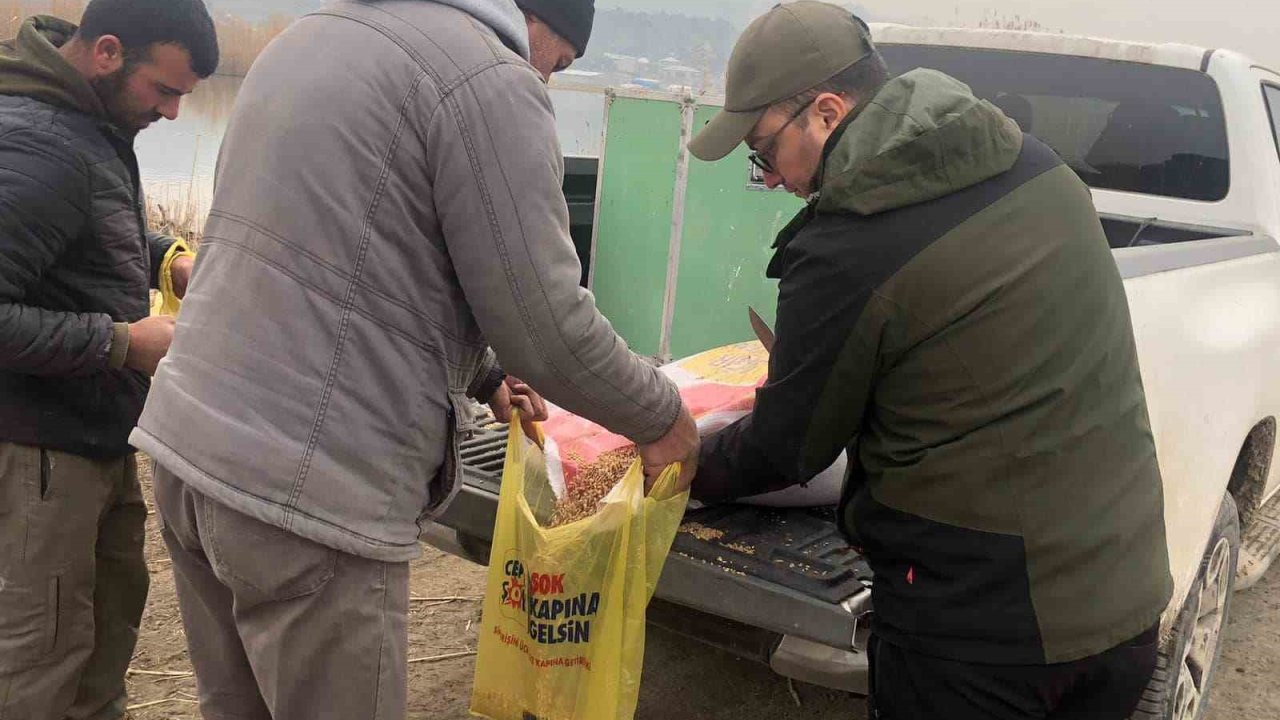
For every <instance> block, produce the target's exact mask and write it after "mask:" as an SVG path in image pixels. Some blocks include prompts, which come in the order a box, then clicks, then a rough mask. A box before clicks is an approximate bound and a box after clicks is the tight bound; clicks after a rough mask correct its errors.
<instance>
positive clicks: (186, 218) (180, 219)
mask: <svg viewBox="0 0 1280 720" xmlns="http://www.w3.org/2000/svg"><path fill="white" fill-rule="evenodd" d="M147 226H148V227H149V228H150V229H151V230H154V231H155V232H162V233H164V234H166V235H171V236H173V237H178V238H182V239H183V240H186V241H187V244H188V245H190V246H191V247H192V248H193V249H194V248H195V247H197V246H199V245H200V238H201V236H202V235H203V234H204V233H203V232H202V228H203V223H202V222H201V220H200V211H199V209H198V208H197V206H196V204H195V203H194V202H189V203H186V204H183V203H181V202H176V203H169V204H166V203H165V202H163V201H156V200H154V199H152V198H148V199H147Z"/></svg>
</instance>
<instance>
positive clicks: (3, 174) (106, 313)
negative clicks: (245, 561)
mask: <svg viewBox="0 0 1280 720" xmlns="http://www.w3.org/2000/svg"><path fill="white" fill-rule="evenodd" d="M74 31H75V28H74V26H72V25H69V24H67V23H65V22H62V21H60V20H56V19H53V18H44V17H40V18H33V19H31V20H28V21H27V22H26V24H25V25H24V26H23V28H22V30H21V32H20V34H19V36H18V37H17V38H15V39H14V40H11V41H8V42H6V43H4V44H3V45H0V441H4V442H16V443H22V444H26V445H37V446H40V447H44V448H50V449H55V450H63V451H67V452H73V453H77V454H80V455H86V456H90V457H103V458H108V457H114V456H119V455H123V454H125V453H128V452H130V447H129V443H128V435H129V431H130V430H131V429H132V428H133V426H134V424H135V423H136V422H137V419H138V415H139V414H140V413H141V411H142V405H143V402H144V401H145V399H146V394H147V389H148V387H149V385H150V381H149V379H148V378H147V377H146V375H144V374H142V373H139V372H136V371H132V370H126V369H123V368H122V364H123V361H124V351H125V349H126V348H127V344H128V340H127V338H128V329H127V325H126V323H129V322H134V321H137V320H140V319H142V318H144V317H146V316H147V313H148V309H149V305H150V303H149V289H150V288H152V287H155V285H156V277H155V275H156V269H157V268H159V266H160V261H161V260H162V259H163V257H164V254H165V252H167V250H168V249H169V246H170V245H172V243H173V241H172V239H170V238H166V237H163V236H160V235H156V234H149V233H147V230H146V224H145V219H144V215H143V212H142V203H141V188H140V185H139V177H138V165H137V159H136V158H135V156H134V153H133V148H132V142H131V141H130V140H128V139H126V138H124V137H122V136H120V135H119V134H118V133H117V132H116V131H115V130H114V129H113V128H112V126H111V125H110V124H109V123H108V122H107V120H106V114H105V111H104V110H103V108H102V105H101V103H100V102H99V101H98V100H97V97H96V96H95V95H94V93H93V91H92V89H91V88H90V87H89V85H88V83H86V82H85V81H84V80H83V79H82V78H81V77H80V76H79V75H78V74H77V73H76V72H75V70H74V69H73V68H71V66H70V65H68V64H66V63H65V61H63V60H62V58H61V56H60V55H59V54H58V53H57V50H56V49H57V47H59V46H60V45H61V44H62V43H63V42H65V41H66V39H67V38H68V37H69V36H70V35H71V34H72V33H74Z"/></svg>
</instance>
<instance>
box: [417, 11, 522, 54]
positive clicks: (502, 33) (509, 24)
mask: <svg viewBox="0 0 1280 720" xmlns="http://www.w3.org/2000/svg"><path fill="white" fill-rule="evenodd" d="M434 1H435V2H437V3H440V4H441V5H448V6H449V7H453V8H457V9H459V10H461V11H463V12H465V13H467V14H468V15H471V16H472V17H474V18H475V19H477V20H479V21H480V22H482V23H484V24H485V25H488V26H489V27H490V28H492V29H493V31H494V32H496V33H498V37H499V38H502V42H504V43H505V44H506V45H507V47H509V48H511V49H512V50H514V51H515V52H517V53H519V54H520V57H522V58H524V59H525V60H528V59H529V26H528V25H527V24H526V23H525V21H524V12H522V11H521V10H520V8H519V7H517V6H516V4H515V0H434Z"/></svg>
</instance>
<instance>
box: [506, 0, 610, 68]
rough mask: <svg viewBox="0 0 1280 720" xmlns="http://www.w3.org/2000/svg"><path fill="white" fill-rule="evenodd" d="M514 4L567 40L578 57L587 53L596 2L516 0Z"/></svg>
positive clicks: (588, 0) (594, 0)
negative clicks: (575, 50) (576, 51)
mask: <svg viewBox="0 0 1280 720" xmlns="http://www.w3.org/2000/svg"><path fill="white" fill-rule="evenodd" d="M516 4H517V5H519V6H520V9H521V10H524V11H525V12H527V13H529V14H530V15H533V16H535V17H537V18H538V19H539V20H541V21H542V22H544V23H546V24H547V25H548V26H549V27H550V28H551V29H552V30H555V31H556V33H557V34H558V35H560V37H562V38H564V39H565V40H568V41H569V44H571V45H573V47H574V48H576V49H577V50H578V57H582V55H583V53H585V52H586V51H587V41H588V40H590V39H591V24H592V23H593V22H594V21H595V18H596V0H516Z"/></svg>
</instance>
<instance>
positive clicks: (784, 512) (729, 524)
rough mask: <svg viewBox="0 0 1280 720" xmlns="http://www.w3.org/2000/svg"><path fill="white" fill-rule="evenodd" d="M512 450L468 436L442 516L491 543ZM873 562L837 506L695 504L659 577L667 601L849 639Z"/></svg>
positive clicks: (821, 639)
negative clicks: (844, 526) (847, 535)
mask: <svg viewBox="0 0 1280 720" xmlns="http://www.w3.org/2000/svg"><path fill="white" fill-rule="evenodd" d="M505 454H506V429H505V427H500V426H493V425H489V426H486V427H484V428H482V429H480V430H478V431H477V432H476V433H475V434H474V435H473V436H472V437H471V438H470V439H468V440H466V441H465V442H463V443H462V468H463V479H464V487H463V489H462V491H461V492H460V493H459V495H458V497H457V499H456V500H455V501H454V502H453V504H452V505H451V506H450V507H449V508H448V509H447V510H446V511H445V513H444V515H443V516H442V517H441V518H439V522H440V523H441V524H442V525H445V526H447V527H450V528H452V529H454V530H455V531H457V532H458V533H459V536H460V537H463V536H466V537H467V538H469V539H472V540H479V541H481V542H483V543H486V544H487V543H488V541H489V539H490V538H491V537H492V531H493V522H494V515H495V512H496V510H497V500H498V488H499V485H500V482H501V474H502V464H503V460H504V458H505ZM870 582H871V569H870V567H868V565H867V563H866V561H865V560H864V559H863V558H862V557H861V556H860V555H858V554H857V553H856V552H854V551H853V550H852V548H850V547H849V545H848V544H847V543H846V542H845V541H844V539H843V538H842V537H841V536H840V534H839V532H838V530H837V528H836V523H835V512H834V509H833V508H815V509H772V508H760V507H752V506H746V505H724V506H717V507H711V508H703V509H699V510H690V511H689V512H688V513H687V514H686V515H685V519H684V523H683V524H682V525H681V527H680V532H679V533H678V534H677V535H676V539H675V542H674V544H673V546H672V551H671V555H670V556H669V557H668V559H667V563H666V565H665V567H664V569H663V573H662V577H661V579H660V580H659V583H658V588H657V593H656V594H657V596H658V597H659V598H661V599H663V600H666V601H669V602H673V603H677V604H679V605H683V606H686V607H690V608H694V609H696V610H700V611H703V612H707V613H711V614H713V615H718V616H720V617H724V618H728V619H730V620H734V621H737V622H741V623H745V624H748V625H751V626H754V627H759V628H764V629H767V630H770V631H773V632H777V633H779V634H781V635H793V636H797V637H801V638H804V639H806V640H812V641H814V642H818V643H822V644H824V645H828V646H831V647H837V648H850V647H851V646H852V645H853V644H854V633H855V630H856V629H858V616H859V615H860V614H862V613H865V612H867V611H868V610H869V599H868V595H869V592H868V591H867V588H868V587H869V585H870Z"/></svg>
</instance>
